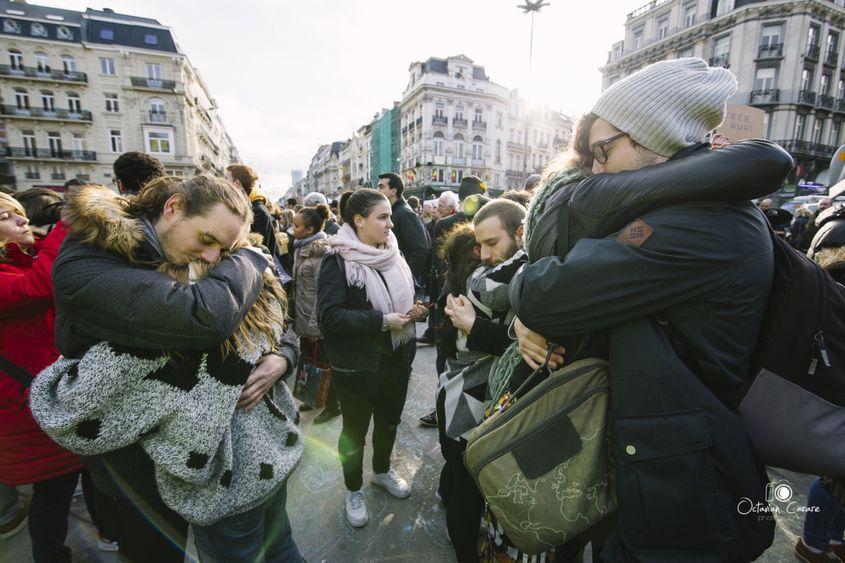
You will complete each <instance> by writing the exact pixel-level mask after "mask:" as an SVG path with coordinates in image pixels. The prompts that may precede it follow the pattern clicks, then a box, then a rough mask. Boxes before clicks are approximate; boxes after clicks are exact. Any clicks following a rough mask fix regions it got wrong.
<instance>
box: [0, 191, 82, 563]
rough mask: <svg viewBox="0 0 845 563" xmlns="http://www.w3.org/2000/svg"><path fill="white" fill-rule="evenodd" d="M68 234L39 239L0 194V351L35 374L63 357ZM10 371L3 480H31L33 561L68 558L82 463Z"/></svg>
mask: <svg viewBox="0 0 845 563" xmlns="http://www.w3.org/2000/svg"><path fill="white" fill-rule="evenodd" d="M65 235H66V231H65V229H64V227H63V226H62V224H61V223H59V224H58V225H57V226H56V227H55V228H54V229H53V230H52V231H51V232H50V234H49V235H48V236H47V238H45V239H43V240H41V241H38V242H36V240H35V238H34V236H33V234H32V231H31V230H30V228H29V221H28V220H27V218H26V214H25V213H24V210H23V208H22V207H21V205H20V204H19V203H18V202H17V201H16V200H15V199H14V198H12V197H11V196H9V195H6V194H2V193H0V356H2V357H3V358H4V359H5V360H6V361H7V362H10V363H11V364H14V365H15V366H17V367H18V368H20V369H21V370H22V371H23V372H26V373H28V374H30V375H33V376H35V375H37V374H38V373H39V372H40V371H41V370H42V369H43V368H45V367H46V366H48V365H49V364H51V363H53V361H55V360H56V358H58V356H59V352H58V350H56V345H55V343H54V338H53V320H54V315H55V312H54V309H53V284H52V281H51V277H50V270H51V268H52V266H53V261H54V260H55V258H56V255H57V254H58V251H59V247H60V246H61V244H62V240H64V237H65ZM4 364H5V362H4ZM11 371H12V370H11V369H8V370H3V369H2V368H0V483H3V484H6V485H13V486H14V485H23V484H27V483H32V484H33V495H32V503H31V504H30V508H29V535H30V537H31V538H32V556H33V559H35V561H37V562H40V561H70V549H68V548H67V547H66V546H65V545H64V541H65V537H66V536H67V517H68V512H69V510H70V503H71V500H72V499H73V492H74V490H75V489H76V483H77V481H78V478H79V471H80V468H81V465H80V462H79V459H78V458H77V457H76V456H75V455H74V454H72V453H71V452H69V451H67V450H64V449H62V448H61V447H60V446H59V445H58V444H56V443H55V442H53V441H52V440H51V439H50V438H49V437H47V435H46V434H44V433H43V432H42V431H41V429H40V428H39V427H38V424H37V423H36V422H35V420H34V419H33V418H32V414H31V413H30V412H29V406H28V402H29V401H28V395H29V390H28V387H25V386H24V385H22V384H21V383H20V382H19V381H18V380H17V379H16V378H15V377H14V374H12V373H10V372H11Z"/></svg>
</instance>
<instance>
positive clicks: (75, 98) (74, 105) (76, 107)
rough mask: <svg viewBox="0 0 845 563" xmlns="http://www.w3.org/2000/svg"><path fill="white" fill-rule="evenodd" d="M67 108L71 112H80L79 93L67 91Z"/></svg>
mask: <svg viewBox="0 0 845 563" xmlns="http://www.w3.org/2000/svg"><path fill="white" fill-rule="evenodd" d="M67 109H68V111H69V112H71V113H81V112H82V102H81V101H80V100H79V94H77V93H75V92H68V93H67Z"/></svg>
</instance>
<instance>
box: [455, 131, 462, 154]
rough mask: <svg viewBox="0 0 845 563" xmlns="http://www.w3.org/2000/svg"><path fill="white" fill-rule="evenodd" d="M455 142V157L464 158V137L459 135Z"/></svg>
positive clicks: (456, 136)
mask: <svg viewBox="0 0 845 563" xmlns="http://www.w3.org/2000/svg"><path fill="white" fill-rule="evenodd" d="M454 141H455V156H457V157H458V158H463V157H464V136H463V135H461V134H460V133H458V134H457V135H455V136H454Z"/></svg>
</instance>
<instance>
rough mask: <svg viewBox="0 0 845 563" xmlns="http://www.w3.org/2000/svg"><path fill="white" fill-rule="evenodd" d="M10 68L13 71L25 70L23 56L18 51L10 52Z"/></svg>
mask: <svg viewBox="0 0 845 563" xmlns="http://www.w3.org/2000/svg"><path fill="white" fill-rule="evenodd" d="M9 66H10V67H12V70H23V55H22V54H21V52H20V51H18V50H17V49H12V50H10V51H9Z"/></svg>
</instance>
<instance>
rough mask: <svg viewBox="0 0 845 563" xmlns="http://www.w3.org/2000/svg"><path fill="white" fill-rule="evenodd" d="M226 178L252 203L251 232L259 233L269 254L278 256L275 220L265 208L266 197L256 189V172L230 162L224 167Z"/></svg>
mask: <svg viewBox="0 0 845 563" xmlns="http://www.w3.org/2000/svg"><path fill="white" fill-rule="evenodd" d="M226 179H227V180H229V181H230V182H232V183H233V184H235V186H237V187H239V188H240V189H242V190H243V191H244V193H245V194H246V196H247V197H248V198H249V201H250V203H251V204H252V225H250V227H249V231H250V232H251V233H255V234H257V235H261V238H262V242H261V244H263V245H264V246H266V247H267V249H268V250H269V251H270V255H271V256H280V252H279V250H280V249H279V248H278V244H277V242H276V220H275V219H274V218H273V216H272V215H271V214H270V210H269V209H267V198H266V197H264V196H263V195H262V194H261V192H260V191H259V190H258V185H257V183H258V174H256V173H255V170H253V169H252V168H251V167H250V166H247V165H246V164H231V165H229V167H228V168H226Z"/></svg>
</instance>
